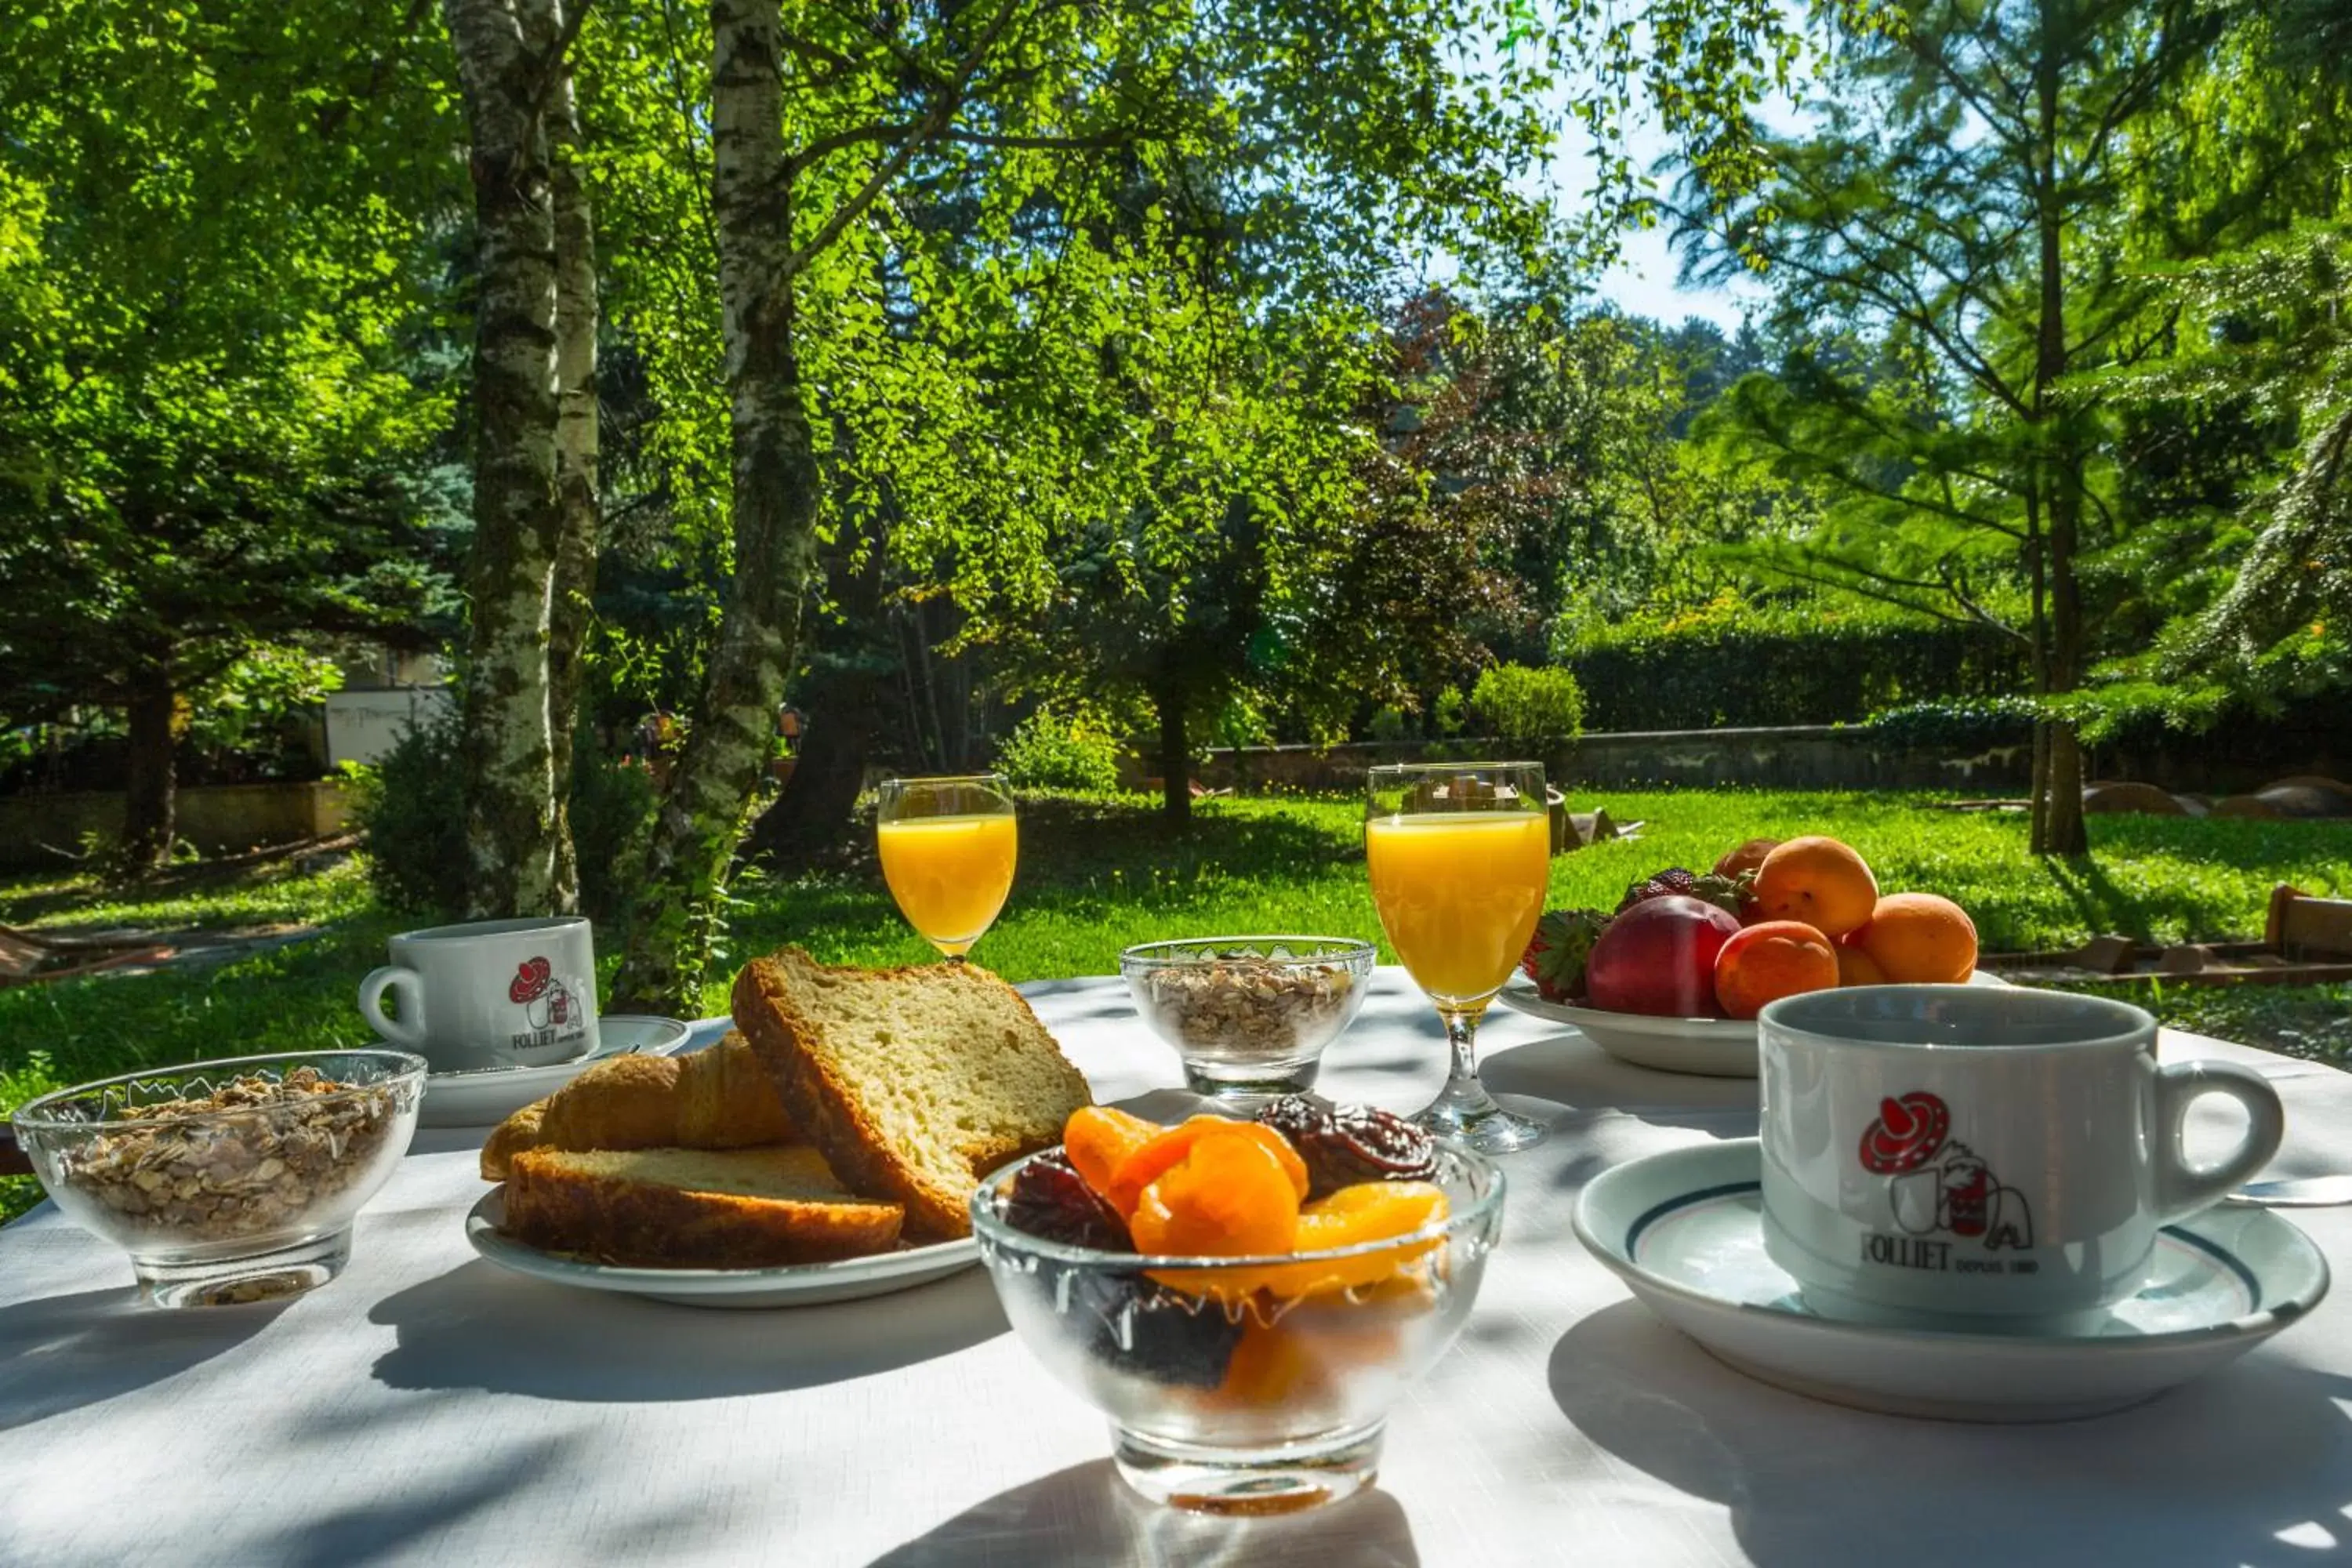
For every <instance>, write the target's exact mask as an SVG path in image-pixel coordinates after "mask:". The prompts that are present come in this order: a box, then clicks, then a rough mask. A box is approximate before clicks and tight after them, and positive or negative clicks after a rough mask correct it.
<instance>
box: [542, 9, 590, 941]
mask: <svg viewBox="0 0 2352 1568" xmlns="http://www.w3.org/2000/svg"><path fill="white" fill-rule="evenodd" d="M574 3H575V4H584V3H585V0H574ZM561 69H562V76H561V77H560V78H559V79H557V81H556V83H555V85H554V89H553V90H552V92H551V94H550V95H549V99H548V109H547V119H548V123H547V133H548V136H549V139H550V140H551V142H553V143H554V150H555V153H554V159H553V164H552V170H551V194H552V197H553V206H554V230H555V402H556V417H555V494H556V505H557V508H558V510H559V511H560V513H561V517H562V521H561V524H560V527H559V530H558V532H557V535H556V544H555V562H554V569H553V581H552V582H551V584H550V588H549V594H548V642H547V685H548V703H547V706H548V744H549V752H550V757H551V768H550V770H549V771H550V773H551V775H552V779H551V782H552V784H553V788H554V806H555V827H554V834H555V868H554V900H553V905H552V907H553V908H555V909H557V910H574V909H577V908H578V907H579V902H580V866H579V859H578V856H577V854H576V851H575V849H574V847H573V844H572V815H571V802H572V737H573V736H574V734H575V733H576V732H577V731H578V729H579V725H580V688H581V679H582V676H583V673H584V669H585V664H584V649H583V644H584V643H585V642H586V640H587V636H588V623H589V620H590V618H591V616H593V611H594V598H595V593H596V555H597V549H598V538H599V534H600V533H601V531H602V520H601V517H600V515H599V512H598V509H597V489H596V456H597V454H596V418H597V401H596V322H597V310H598V305H597V294H596V231H595V225H594V222H593V212H592V210H591V208H590V205H589V202H588V190H587V186H586V184H585V183H584V182H583V180H582V179H581V177H580V166H579V163H578V155H579V149H580V111H579V105H578V102H577V100H576V99H575V97H574V95H573V92H572V68H571V66H570V64H569V63H568V62H567V63H565V64H564V65H563V66H562V68H561Z"/></svg>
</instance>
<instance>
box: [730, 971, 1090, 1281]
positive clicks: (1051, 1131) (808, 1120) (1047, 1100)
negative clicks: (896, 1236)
mask: <svg viewBox="0 0 2352 1568" xmlns="http://www.w3.org/2000/svg"><path fill="white" fill-rule="evenodd" d="M733 1003H734V1010H735V1024H736V1026H737V1027H738V1028H740V1029H741V1030H742V1031H743V1033H744V1035H745V1036H746V1037H748V1038H749V1039H750V1040H751V1048H752V1049H753V1050H755V1051H757V1052H758V1053H759V1057H760V1061H761V1065H762V1066H764V1067H765V1068H767V1069H768V1072H769V1074H770V1076H772V1078H774V1079H776V1082H777V1087H778V1088H779V1089H781V1090H782V1093H783V1099H784V1102H785V1103H786V1104H788V1105H790V1106H792V1107H793V1116H794V1119H795V1121H797V1123H798V1125H799V1127H800V1130H801V1131H802V1133H803V1135H804V1136H805V1137H807V1138H808V1140H809V1141H810V1142H813V1143H814V1144H815V1145H816V1146H817V1148H818V1149H819V1150H821V1151H822V1152H824V1157H825V1158H826V1160H828V1161H830V1162H831V1163H832V1164H833V1168H834V1169H835V1170H836V1171H838V1172H839V1173H841V1177H842V1179H843V1180H844V1181H845V1182H847V1183H848V1184H850V1186H852V1187H853V1188H855V1189H856V1190H857V1191H858V1192H861V1193H870V1194H874V1195H876V1196H877V1197H890V1198H896V1199H898V1201H899V1202H901V1203H903V1204H905V1205H907V1229H908V1231H909V1232H910V1233H911V1234H914V1235H916V1236H920V1237H957V1236H969V1235H971V1210H970V1206H969V1205H970V1204H971V1190H972V1185H973V1183H974V1181H975V1180H976V1179H977V1178H978V1177H980V1176H982V1175H983V1174H985V1173H987V1172H989V1171H990V1170H992V1169H993V1168H994V1167H996V1166H998V1165H1000V1164H1002V1163H1004V1162H1005V1161H1007V1160H1011V1159H1015V1158H1017V1157H1019V1156H1020V1155H1023V1154H1028V1153H1034V1152H1035V1151H1037V1150H1039V1149H1044V1148H1046V1147H1048V1146H1050V1145H1051V1144H1053V1143H1054V1142H1055V1141H1057V1140H1058V1139H1059V1138H1060V1137H1061V1135H1062V1123H1063V1122H1064V1121H1066V1120H1068V1118H1069V1114H1070V1112H1072V1111H1073V1110H1076V1109H1078V1107H1080V1106H1082V1105H1087V1104H1091V1103H1092V1101H1093V1096H1092V1095H1091V1094H1090V1093H1089V1092H1088V1091H1087V1080H1086V1079H1084V1078H1083V1077H1081V1076H1080V1075H1079V1073H1078V1069H1077V1068H1074V1067H1072V1066H1071V1065H1070V1064H1069V1062H1068V1061H1067V1060H1066V1059H1065V1058H1063V1056H1062V1052H1061V1048H1060V1047H1057V1046H1056V1045H1055V1044H1054V1037H1053V1036H1051V1035H1049V1034H1047V1033H1046V1032H1045V1025H1043V1024H1041V1023H1039V1022H1038V1021H1037V1015H1036V1014H1034V1013H1033V1012H1031V1011H1030V1010H1029V1004H1028V1003H1027V1002H1026V1001H1024V1000H1023V998H1022V995H1021V994H1020V993H1019V992H1017V991H1015V990H1013V987H1012V986H1010V985H1007V984H1005V983H1004V982H1003V981H1002V980H999V979H998V978H997V977H996V976H995V975H993V974H991V973H988V971H986V970H984V969H975V968H973V967H971V965H969V964H961V963H927V964H921V965H919V966H916V967H913V968H908V969H883V970H873V969H845V968H834V967H831V966H829V965H826V964H822V963H817V962H816V961H815V960H814V959H813V958H811V957H809V955H808V954H807V953H805V952H801V951H800V950H799V949H798V948H791V947H788V948H785V949H783V950H782V951H781V952H777V953H775V954H774V955H773V956H772V957H768V958H761V959H754V960H753V961H752V962H751V963H749V964H747V965H746V966H745V967H744V970H743V973H740V974H739V975H737V976H736V977H735V991H734V997H733Z"/></svg>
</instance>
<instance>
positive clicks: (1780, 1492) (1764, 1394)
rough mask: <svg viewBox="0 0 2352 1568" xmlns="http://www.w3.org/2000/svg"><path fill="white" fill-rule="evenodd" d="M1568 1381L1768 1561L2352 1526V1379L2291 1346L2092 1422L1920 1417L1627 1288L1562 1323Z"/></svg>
mask: <svg viewBox="0 0 2352 1568" xmlns="http://www.w3.org/2000/svg"><path fill="white" fill-rule="evenodd" d="M1550 1382H1551V1390H1552V1395H1553V1398H1554V1399H1555V1400H1557V1401H1558V1403H1559V1407H1560V1409H1561V1410H1562V1411H1563V1412H1565V1413H1566V1414H1567V1415H1568V1418H1569V1419H1570V1421H1572V1422H1573V1423H1575V1425H1576V1427H1577V1429H1578V1430H1579V1431H1580V1432H1581V1433H1582V1434H1584V1436H1587V1437H1588V1438H1590V1439H1591V1441H1593V1442H1594V1443H1596V1444H1598V1445H1599V1446H1600V1447H1602V1448H1604V1449H1606V1450H1607V1451H1608V1452H1610V1453H1611V1454H1613V1455H1615V1456H1616V1457H1618V1458H1621V1459H1623V1460H1624V1461H1626V1462H1627V1463H1629V1464H1632V1465H1634V1466H1636V1467H1638V1468H1642V1469H1643V1470H1646V1471H1648V1472H1649V1473H1651V1474H1652V1475H1654V1476H1656V1477H1658V1478H1659V1479H1662V1480H1664V1481H1665V1482H1667V1483H1668V1484H1669V1485H1672V1486H1674V1487H1676V1488H1678V1489H1681V1490H1683V1491H1685V1492H1688V1493H1690V1494H1692V1495H1694V1496H1696V1497H1703V1498H1706V1499H1709V1500H1713V1501H1716V1502H1718V1503H1721V1504H1723V1505H1724V1506H1726V1507H1727V1508H1728V1509H1729V1510H1731V1522H1732V1528H1733V1529H1734V1531H1736V1532H1737V1533H1738V1538H1739V1543H1740V1545H1741V1547H1742V1548H1743V1549H1744V1550H1745V1551H1746V1552H1747V1554H1748V1558H1749V1560H1750V1561H1751V1562H1753V1563H1756V1564H1758V1565H1759V1568H1798V1565H1803V1568H1812V1565H1814V1564H1820V1563H1844V1562H1865V1561H1875V1560H1882V1559H1883V1560H1885V1561H1889V1562H1900V1563H1903V1564H1904V1568H1935V1565H1937V1564H1947V1563H1948V1564H1954V1565H1956V1568H1957V1565H1960V1564H1970V1565H1973V1564H1979V1563H2003V1564H2008V1565H2015V1564H2042V1563H2048V1564H2053V1565H2054V1564H2067V1565H2070V1568H2071V1565H2075V1564H2090V1563H2128V1564H2131V1565H2132V1568H2157V1565H2160V1564H2172V1563H2183V1564H2186V1563H2241V1564H2247V1565H2249V1568H2284V1565H2285V1564H2288V1563H2296V1564H2307V1563H2319V1562H2343V1561H2345V1560H2346V1556H2347V1547H2346V1544H2345V1540H2346V1537H2347V1534H2352V1529H2347V1525H2346V1522H2345V1521H2346V1518H2347V1511H2352V1420H2347V1416H2346V1414H2345V1412H2344V1410H2343V1409H2342V1408H2341V1407H2340V1405H2339V1402H2340V1401H2347V1400H2352V1380H2347V1379H2345V1378H2341V1377H2336V1376H2333V1375H2330V1374H2327V1373H2316V1372H2313V1371H2310V1370H2307V1369H2304V1368H2299V1367H2297V1366H2295V1365H2294V1364H2293V1363H2289V1362H2286V1361H2284V1360H2283V1359H2280V1358H2278V1357H2276V1356H2274V1355H2273V1356H2265V1355H2263V1354H2262V1353H2260V1352H2257V1353H2256V1354H2255V1355H2254V1356H2253V1357H2252V1359H2249V1360H2247V1361H2242V1362H2239V1363H2234V1364H2232V1365H2231V1366H2228V1367H2224V1368H2223V1369H2221V1371H2219V1372H2217V1373H2213V1374H2212V1375H2210V1376H2209V1377H2206V1378H2203V1379H2200V1381H2198V1382H2197V1383H2194V1384H2189V1385H2188V1386H2187V1387H2185V1388H2181V1389H2177V1390H2175V1391H2173V1392H2172V1393H2170V1394H2165V1395H2162V1396H2160V1397H2158V1399H2155V1400H2153V1401H2151V1402H2149V1403H2148V1404H2147V1405H2140V1406H2137V1408H2135V1409H2131V1410H2126V1411H2121V1412H2118V1413H2116V1414H2115V1415H2104V1416H2098V1417H2095V1418H2093V1419H2090V1420H2086V1421H2066V1422H2056V1423H2052V1424H2049V1425H2046V1426H1987V1425H1977V1424H1970V1423H1963V1422H1946V1421H1926V1420H1913V1419H1909V1418H1906V1417H1902V1416H1894V1415H1865V1414H1861V1413H1857V1412H1854V1411H1851V1410H1844V1409H1839V1408H1836V1407H1833V1406H1830V1405H1822V1404H1818V1403H1816V1402H1814V1401H1812V1400H1810V1399H1804V1398H1801V1397H1800V1396H1798V1395H1796V1394H1788V1393H1784V1392H1782V1391H1781V1390H1780V1389H1776V1388H1771V1387H1768V1386H1766V1385H1765V1384H1759V1383H1756V1382H1754V1381H1752V1380H1750V1379H1748V1378H1747V1377H1745V1376H1743V1375H1742V1374H1741V1373H1737V1372H1734V1371H1732V1370H1731V1369H1730V1368H1729V1367H1727V1366H1725V1365H1723V1364H1722V1363H1719V1362H1717V1361H1716V1360H1715V1359H1714V1358H1712V1357H1710V1356H1709V1355H1707V1353H1706V1352H1705V1351H1702V1350H1701V1349H1699V1347H1698V1346H1697V1345H1696V1344H1695V1343H1693V1342H1691V1341H1689V1340H1687V1339H1685V1338H1684V1337H1683V1336H1682V1335H1681V1334H1679V1333H1677V1332H1676V1331H1674V1330H1673V1329H1671V1328H1669V1327H1667V1326H1666V1325H1665V1324H1664V1323H1662V1322H1660V1321H1658V1320H1657V1319H1656V1318H1654V1317H1653V1316H1652V1315H1651V1314H1650V1312H1649V1311H1648V1310H1646V1309H1645V1308H1643V1307H1642V1306H1641V1305H1639V1304H1638V1303H1636V1302H1632V1301H1626V1302H1622V1303H1620V1304H1619V1305H1617V1306H1613V1307H1610V1308H1608V1309H1606V1310H1602V1311H1600V1312H1596V1313H1594V1314H1593V1315H1592V1316H1591V1317H1589V1318H1586V1319H1584V1320H1582V1321H1580V1322H1579V1323H1577V1325H1576V1326H1575V1327H1574V1328H1572V1329H1570V1331H1568V1332H1567V1333H1566V1334H1564V1335H1562V1336H1561V1337H1560V1339H1559V1342H1558V1344H1557V1345H1556V1346H1555V1347H1554V1349H1553V1352H1552V1357H1551V1363H1550Z"/></svg>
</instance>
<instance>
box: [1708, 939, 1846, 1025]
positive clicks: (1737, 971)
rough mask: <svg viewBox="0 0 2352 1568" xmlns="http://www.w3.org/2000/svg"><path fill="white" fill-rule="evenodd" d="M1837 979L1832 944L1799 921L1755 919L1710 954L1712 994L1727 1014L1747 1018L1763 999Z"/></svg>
mask: <svg viewBox="0 0 2352 1568" xmlns="http://www.w3.org/2000/svg"><path fill="white" fill-rule="evenodd" d="M1837 983H1838V956H1837V949H1836V948H1834V947H1832V945H1831V944H1830V939H1829V938H1827V937H1825V936H1823V935H1822V933H1821V932H1819V931H1815V930H1814V929H1813V928H1812V927H1811V926H1809V925H1807V924H1805V923H1804V922H1803V921H1759V922H1758V923H1757V924H1755V925H1752V926H1748V927H1747V928H1745V929H1744V930H1742V931H1740V933H1739V934H1738V936H1735V937H1733V938H1732V939H1731V940H1730V941H1729V942H1725V943H1724V944H1723V951H1722V952H1718V953H1717V954H1716V955H1715V999H1716V1000H1717V1002H1719V1003H1721V1004H1722V1005H1723V1011H1724V1013H1725V1015H1726V1016H1728V1017H1733V1018H1753V1017H1754V1016H1756V1015H1757V1014H1758V1013H1759V1012H1760V1011H1762V1009H1763V1006H1764V1004H1765V1003H1767V1002H1777V1001H1779V1000H1780V998H1781V997H1783V996H1794V995H1796V994H1798V993H1799V992H1801V991H1826V990H1828V989H1829V988H1830V987H1831V986H1832V985H1835V984H1837Z"/></svg>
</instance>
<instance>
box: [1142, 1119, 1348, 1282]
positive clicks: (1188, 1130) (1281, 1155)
mask: <svg viewBox="0 0 2352 1568" xmlns="http://www.w3.org/2000/svg"><path fill="white" fill-rule="evenodd" d="M1213 1132H1216V1133H1227V1132H1229V1133H1232V1134H1233V1135H1234V1136H1235V1137H1237V1138H1246V1139H1249V1140H1251V1141H1253V1142H1257V1143H1259V1144H1262V1145H1264V1146H1265V1151H1266V1152H1267V1153H1268V1154H1270V1155H1272V1156H1273V1157H1274V1159H1275V1161H1276V1163H1278V1164H1280V1165H1281V1167H1282V1168H1283V1170H1284V1171H1286V1173H1288V1174H1289V1176H1290V1179H1291V1182H1292V1184H1294V1185H1296V1186H1297V1189H1298V1193H1297V1197H1298V1199H1304V1198H1305V1197H1306V1196H1307V1162H1306V1161H1304V1160H1302V1159H1300V1158H1299V1157H1298V1151H1297V1150H1296V1149H1294V1148H1292V1147H1291V1146H1290V1140H1288V1139H1287V1138H1285V1137H1284V1136H1283V1135H1282V1134H1281V1133H1279V1132H1276V1131H1275V1130H1274V1129H1273V1128H1271V1127H1265V1126H1261V1125H1260V1124H1259V1123H1257V1122H1255V1121H1234V1120H1233V1119H1232V1118H1230V1117H1225V1116H1195V1117H1193V1118H1192V1119H1191V1120H1190V1121H1181V1122H1179V1123H1178V1124H1177V1125H1175V1126H1173V1127H1171V1128H1169V1129H1168V1130H1167V1131H1164V1132H1161V1133H1160V1134H1159V1135H1158V1136H1157V1137H1154V1138H1152V1139H1150V1140H1149V1141H1148V1142H1144V1143H1142V1144H1140V1145H1139V1146H1138V1147H1137V1148H1135V1149H1134V1150H1132V1151H1131V1152H1129V1153H1128V1154H1127V1155H1126V1156H1125V1157H1124V1158H1123V1159H1121V1160H1120V1161H1119V1162H1118V1164H1117V1165H1116V1166H1114V1167H1113V1168H1112V1171H1111V1176H1110V1181H1109V1183H1108V1184H1106V1185H1105V1186H1103V1187H1102V1188H1100V1189H1099V1190H1100V1192H1101V1193H1102V1195H1103V1196H1104V1198H1105V1199H1107V1200H1108V1202H1109V1204H1110V1206H1111V1207H1113V1208H1115V1209H1117V1210H1118V1212H1119V1213H1121V1214H1123V1215H1129V1216H1132V1215H1134V1213H1135V1205H1136V1204H1137V1202H1138V1201H1139V1200H1140V1198H1141V1197H1142V1195H1143V1189H1144V1188H1146V1187H1148V1186H1150V1184H1152V1183H1154V1182H1156V1181H1158V1180H1159V1179H1160V1175H1161V1173H1164V1172H1166V1171H1167V1170H1169V1169H1170V1168H1171V1166H1173V1165H1175V1164H1176V1163H1178V1162H1179V1161H1181V1160H1182V1159H1183V1158H1184V1157H1185V1156H1186V1155H1188V1154H1190V1153H1191V1152H1192V1145H1193V1144H1195V1143H1197V1142H1200V1141H1201V1140H1202V1139H1203V1138H1205V1137H1207V1136H1208V1135H1209V1134H1211V1133H1213ZM1291 1206H1292V1207H1293V1208H1294V1209H1295V1208H1296V1207H1297V1201H1294V1202H1293V1204H1292V1205H1291ZM1145 1250H1147V1251H1149V1250H1150V1248H1148V1247H1147V1248H1146V1249H1145Z"/></svg>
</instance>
